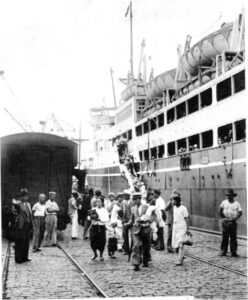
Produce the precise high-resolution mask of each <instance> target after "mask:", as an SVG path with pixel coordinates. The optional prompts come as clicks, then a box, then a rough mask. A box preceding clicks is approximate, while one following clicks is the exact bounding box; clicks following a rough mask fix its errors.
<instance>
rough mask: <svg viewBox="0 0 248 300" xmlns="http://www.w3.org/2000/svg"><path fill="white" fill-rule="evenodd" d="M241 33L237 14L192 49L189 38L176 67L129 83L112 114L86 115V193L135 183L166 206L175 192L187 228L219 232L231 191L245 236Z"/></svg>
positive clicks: (244, 136)
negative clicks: (90, 124)
mask: <svg viewBox="0 0 248 300" xmlns="http://www.w3.org/2000/svg"><path fill="white" fill-rule="evenodd" d="M130 19H131V17H130ZM244 30H245V28H244V13H241V14H240V15H239V16H238V18H237V19H236V20H235V21H234V22H233V23H228V24H224V25H222V27H221V28H220V29H219V30H218V31H215V32H213V33H212V34H210V35H208V36H206V37H205V38H203V39H201V40H200V41H199V42H198V43H196V44H195V45H194V46H192V47H191V46H190V37H189V36H188V37H187V42H186V44H185V49H184V51H183V53H182V51H181V50H180V48H179V49H178V66H177V68H176V69H174V70H169V71H167V72H165V73H163V74H161V75H159V76H157V77H155V78H154V79H152V80H150V81H149V82H148V83H145V82H144V80H142V78H139V79H138V80H135V81H134V80H133V81H132V80H129V84H128V85H127V88H126V90H125V91H124V92H123V93H122V95H121V96H122V104H121V105H120V107H118V108H117V109H115V110H113V109H112V110H108V111H107V113H106V111H105V112H104V110H101V109H99V110H97V109H92V111H91V112H92V115H93V119H94V120H93V121H94V128H95V136H94V145H95V152H94V155H92V157H91V158H89V161H88V167H87V181H88V185H89V187H93V188H101V189H102V191H103V193H104V194H105V195H107V194H108V192H110V191H111V192H115V193H117V192H119V191H122V190H123V189H125V188H130V189H131V190H132V189H134V186H135V184H137V182H138V180H142V181H143V182H144V183H145V184H146V186H147V187H148V188H153V189H155V188H156V189H160V190H161V192H162V197H163V198H164V199H165V201H168V200H169V197H170V194H171V192H172V190H173V189H174V188H177V189H178V190H179V192H180V193H181V197H182V201H183V203H184V205H186V207H187V208H188V210H189V213H190V216H191V217H190V220H191V226H193V227H196V228H201V229H204V230H205V229H206V230H210V231H220V230H221V223H220V218H219V214H218V210H219V205H220V203H221V201H222V200H224V199H225V198H226V196H225V190H226V189H227V188H232V189H234V191H235V192H236V193H237V194H238V195H237V197H236V199H237V200H238V201H239V202H240V204H241V207H242V209H243V216H242V217H241V218H240V221H239V228H238V233H239V235H241V236H246V230H247V229H246V227H247V222H246V220H247V213H246V212H247V204H246V203H247V201H246V198H247V194H246V102H247V100H246V99H245V48H244ZM129 79H130V78H129ZM131 79H132V78H131ZM111 113H112V115H111ZM130 159H131V161H132V160H133V161H134V168H133V169H132V168H130V165H131V164H132V163H131V161H130Z"/></svg>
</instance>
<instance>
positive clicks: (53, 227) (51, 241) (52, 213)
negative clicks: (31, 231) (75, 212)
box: [43, 192, 59, 247]
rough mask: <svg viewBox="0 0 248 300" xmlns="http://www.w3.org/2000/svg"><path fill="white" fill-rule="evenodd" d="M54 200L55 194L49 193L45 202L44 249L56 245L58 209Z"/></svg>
mask: <svg viewBox="0 0 248 300" xmlns="http://www.w3.org/2000/svg"><path fill="white" fill-rule="evenodd" d="M55 199H56V193H55V192H49V199H48V201H47V202H46V220H45V223H46V230H45V236H44V244H43V246H44V247H49V246H51V245H52V246H56V245H57V212H58V211H59V207H58V205H57V203H56V202H55V201H54V200H55Z"/></svg>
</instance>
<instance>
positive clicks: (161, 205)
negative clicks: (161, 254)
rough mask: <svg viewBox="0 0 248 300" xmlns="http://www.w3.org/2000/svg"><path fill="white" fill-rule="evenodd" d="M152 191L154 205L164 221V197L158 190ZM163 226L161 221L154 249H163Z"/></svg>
mask: <svg viewBox="0 0 248 300" xmlns="http://www.w3.org/2000/svg"><path fill="white" fill-rule="evenodd" d="M153 192H154V198H155V199H156V200H155V201H156V205H155V206H156V207H157V209H158V210H159V211H160V213H161V217H162V219H163V221H165V219H166V216H165V201H164V199H163V198H162V197H161V196H160V195H161V192H160V190H153ZM164 227H165V223H164V222H161V223H160V224H159V225H158V240H157V246H156V248H155V249H156V250H164Z"/></svg>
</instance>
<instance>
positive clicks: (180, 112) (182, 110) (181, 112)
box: [176, 102, 186, 120]
mask: <svg viewBox="0 0 248 300" xmlns="http://www.w3.org/2000/svg"><path fill="white" fill-rule="evenodd" d="M176 111H177V120H178V119H181V118H183V117H184V116H185V115H186V106H185V102H183V103H181V104H179V105H177V106H176Z"/></svg>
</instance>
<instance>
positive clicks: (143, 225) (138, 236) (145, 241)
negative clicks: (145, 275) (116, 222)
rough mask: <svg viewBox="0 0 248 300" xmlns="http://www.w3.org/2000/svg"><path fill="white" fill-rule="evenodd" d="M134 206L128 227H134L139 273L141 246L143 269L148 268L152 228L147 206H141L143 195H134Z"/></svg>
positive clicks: (135, 251) (134, 248)
mask: <svg viewBox="0 0 248 300" xmlns="http://www.w3.org/2000/svg"><path fill="white" fill-rule="evenodd" d="M133 202H134V206H133V207H132V208H131V219H130V221H129V222H128V223H127V224H126V226H132V238H133V251H132V252H133V255H132V262H133V265H134V271H139V270H140V269H139V265H140V262H141V260H140V254H141V253H140V249H141V248H140V246H142V251H143V267H148V261H149V257H150V243H151V228H150V217H149V216H147V215H146V211H147V209H148V205H147V204H141V193H134V194H133Z"/></svg>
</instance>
